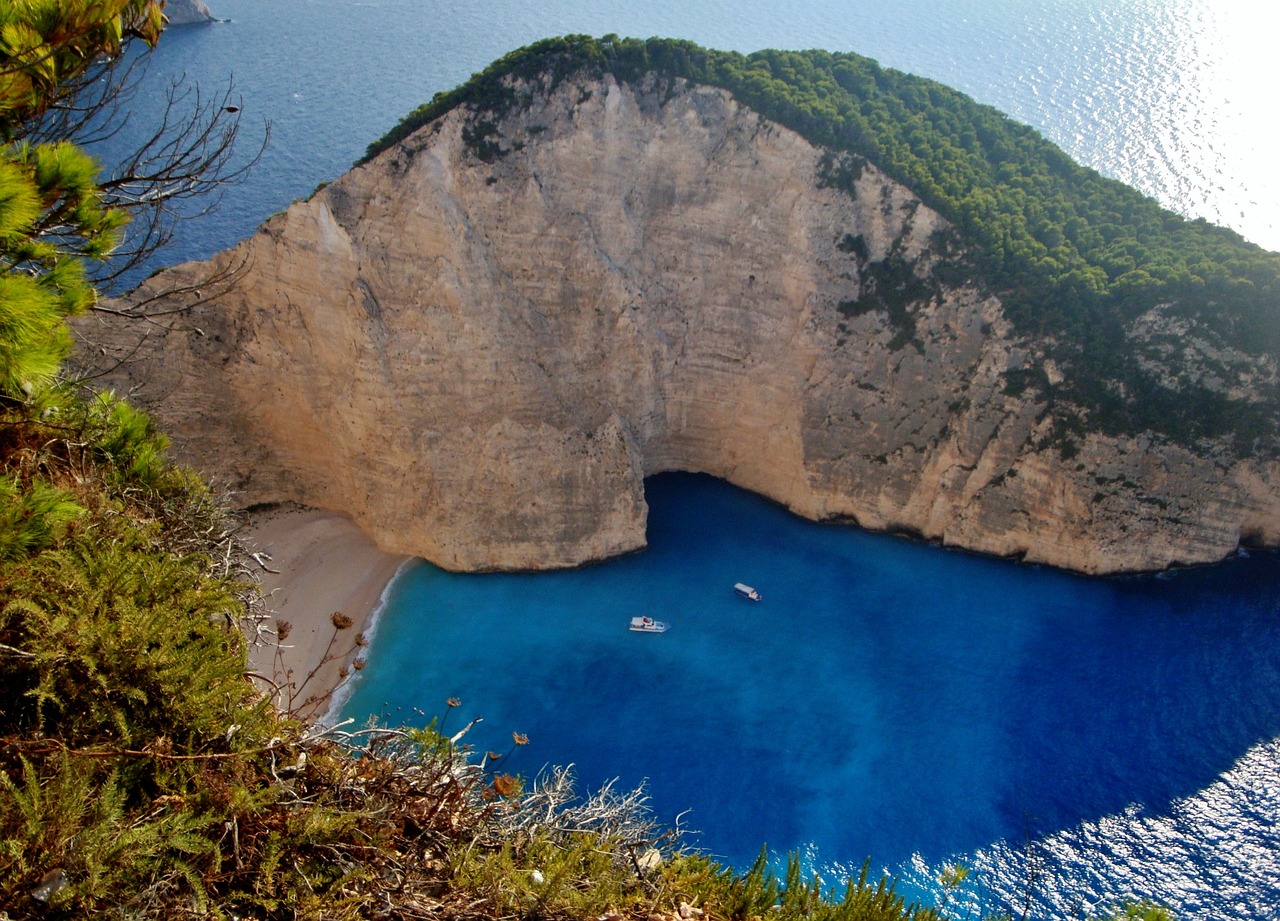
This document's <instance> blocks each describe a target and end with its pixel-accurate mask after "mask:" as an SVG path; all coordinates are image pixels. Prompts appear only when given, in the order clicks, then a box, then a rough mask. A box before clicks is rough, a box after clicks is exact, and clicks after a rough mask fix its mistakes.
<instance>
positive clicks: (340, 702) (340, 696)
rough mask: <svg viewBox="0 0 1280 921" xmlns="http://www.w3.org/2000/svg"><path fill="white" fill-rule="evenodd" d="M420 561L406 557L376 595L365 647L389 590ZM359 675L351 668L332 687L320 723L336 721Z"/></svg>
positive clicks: (366, 625) (383, 609) (367, 622)
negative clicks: (376, 598) (340, 680)
mask: <svg viewBox="0 0 1280 921" xmlns="http://www.w3.org/2000/svg"><path fill="white" fill-rule="evenodd" d="M421 562H422V561H421V560H419V559H418V558H417V557H407V558H406V559H405V560H404V562H402V563H401V564H400V565H399V566H397V567H396V571H395V574H394V575H392V577H391V578H390V579H388V580H387V584H386V585H385V586H383V589H382V594H381V595H379V596H378V603H377V604H375V605H374V606H373V610H372V611H370V612H369V619H368V620H367V621H366V622H365V627H364V630H363V631H362V632H363V633H364V638H365V639H366V640H368V641H369V645H368V646H367V647H366V648H368V649H372V648H373V641H374V639H375V637H376V636H377V634H378V625H379V624H380V623H381V622H382V613H383V611H385V610H386V607H387V601H388V599H389V598H390V597H391V590H392V589H393V588H395V586H396V583H397V582H399V581H400V577H401V576H403V575H404V574H405V573H407V572H408V571H409V569H410V567H411V566H413V565H415V564H417V563H421ZM360 676H361V673H360V672H359V671H356V670H355V669H352V670H351V674H349V675H348V676H347V677H346V678H345V679H343V680H342V682H340V683H339V684H338V686H337V687H336V688H334V689H333V693H332V694H331V695H330V696H329V708H328V709H327V710H325V712H324V714H323V715H322V716H321V717H320V719H319V720H317V722H318V723H319V724H320V725H322V726H333V725H334V724H335V723H336V722H337V721H338V715H339V714H340V713H341V712H342V708H343V707H345V706H346V705H347V701H348V700H350V699H351V693H352V692H353V691H354V690H355V687H356V682H357V681H359V680H360Z"/></svg>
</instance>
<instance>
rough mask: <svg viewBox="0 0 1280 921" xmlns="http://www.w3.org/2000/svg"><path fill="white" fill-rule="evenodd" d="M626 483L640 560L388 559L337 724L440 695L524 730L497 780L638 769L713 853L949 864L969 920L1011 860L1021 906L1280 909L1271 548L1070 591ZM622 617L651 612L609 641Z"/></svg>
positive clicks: (680, 488)
mask: <svg viewBox="0 0 1280 921" xmlns="http://www.w3.org/2000/svg"><path fill="white" fill-rule="evenodd" d="M646 495H647V498H648V501H649V503H650V526H649V542H650V546H649V548H648V549H647V550H646V551H644V552H642V553H638V554H634V555H631V556H628V557H625V558H622V559H618V560H614V561H611V562H608V563H605V564H601V565H597V566H591V567H587V568H583V569H579V570H574V571H569V572H560V573H547V574H510V575H506V574H504V575H454V574H449V573H446V572H444V571H442V570H439V569H437V568H436V567H434V566H431V565H429V564H425V563H424V564H419V565H416V566H413V567H411V568H409V569H407V570H406V571H404V572H403V573H402V574H401V576H400V578H399V579H398V580H397V581H396V583H395V584H394V586H393V587H392V589H391V590H390V591H389V592H388V595H387V605H386V608H385V610H384V611H383V612H382V614H381V617H380V620H379V623H378V627H377V634H376V639H375V641H374V644H373V647H372V649H371V651H370V656H369V666H368V668H367V669H365V671H364V672H363V673H361V676H360V679H359V681H358V682H357V683H356V684H355V686H354V689H353V691H352V693H351V696H350V698H349V699H348V700H347V702H346V705H345V707H344V709H343V715H344V716H352V717H355V718H357V719H363V718H365V717H367V716H369V715H370V714H380V715H383V716H385V717H386V718H387V719H389V720H390V721H392V722H397V723H398V722H409V723H421V722H425V720H426V719H427V718H429V717H430V716H431V715H439V714H443V713H444V711H445V710H446V707H445V703H444V702H445V699H446V698H448V697H451V696H454V697H458V698H460V699H461V701H462V706H461V707H459V708H458V709H457V710H456V711H452V712H450V713H449V714H448V717H447V719H448V720H449V724H448V725H446V729H448V728H453V729H455V730H456V729H459V728H461V727H462V726H463V725H464V724H465V722H466V721H467V720H470V719H472V718H475V717H483V720H484V721H483V723H481V724H479V725H478V726H477V727H475V728H474V729H473V730H472V732H471V733H470V735H469V736H468V738H469V740H470V741H471V742H472V744H474V745H475V747H476V749H477V750H478V751H484V750H487V749H488V750H494V751H498V752H506V751H508V749H511V748H512V745H511V733H512V732H521V733H526V734H528V736H529V737H530V742H529V745H528V746H527V747H523V748H519V749H516V750H515V751H514V752H513V753H512V754H511V756H510V759H509V760H508V761H506V762H505V763H504V764H503V769H504V770H512V771H517V772H521V773H523V774H525V775H528V776H532V775H534V774H536V773H537V772H538V771H539V770H540V769H541V768H542V767H543V766H544V765H545V764H567V763H573V764H574V765H575V766H576V771H577V774H578V777H579V778H580V781H581V785H582V787H583V788H585V789H590V788H594V787H598V786H599V785H601V784H602V783H604V782H606V781H608V780H610V779H612V778H614V777H617V778H619V779H620V782H621V783H622V784H623V785H626V786H632V785H635V784H638V783H640V782H642V781H644V782H646V783H647V788H648V791H649V793H650V794H651V797H652V804H653V807H654V809H655V810H656V812H657V813H658V815H659V817H660V818H662V819H664V820H665V821H668V822H671V821H675V820H676V818H677V816H682V818H681V822H682V823H683V824H684V825H685V826H687V827H689V828H692V829H697V830H699V831H700V832H701V834H700V835H698V836H697V837H696V838H694V839H692V841H693V843H695V844H697V845H698V846H700V847H702V848H704V849H706V850H707V851H709V852H710V853H712V854H714V855H716V856H718V857H720V858H722V859H724V860H725V861H727V862H729V863H731V864H734V865H736V866H745V865H748V864H750V862H751V861H752V860H753V859H754V857H755V856H756V854H757V853H758V852H759V850H760V848H761V846H762V845H764V846H767V847H768V848H769V849H770V850H771V851H773V852H775V853H779V854H785V853H786V852H788V851H801V852H802V853H804V854H805V856H806V860H807V861H808V862H809V863H810V865H812V866H813V867H814V868H815V869H818V870H820V871H822V872H824V873H825V874H826V875H828V876H830V875H832V874H836V875H839V874H840V873H846V872H856V870H857V868H858V867H860V866H861V864H862V862H863V860H864V859H866V858H868V857H870V858H871V859H872V860H873V866H874V867H876V868H883V869H887V870H889V871H890V872H893V873H895V874H898V875H901V876H903V882H902V885H903V886H904V887H906V890H907V891H909V892H913V893H917V894H921V895H927V894H928V891H929V889H930V882H929V881H930V878H931V877H932V876H933V875H934V870H935V868H936V867H937V865H939V864H940V863H942V862H943V861H945V860H948V859H950V858H952V857H954V856H957V855H961V856H963V857H964V859H966V860H967V861H968V862H970V863H973V864H976V865H978V866H979V868H980V869H983V870H984V872H983V873H980V874H978V875H979V876H980V877H981V879H980V882H981V887H980V890H981V891H979V887H976V886H975V888H974V891H973V892H972V893H971V898H972V899H974V900H979V901H981V902H982V905H981V907H983V908H986V909H989V910H994V909H996V908H999V907H1000V906H1001V905H1002V904H1008V900H1013V899H1020V893H1019V888H1018V887H1019V878H1020V876H1021V875H1023V874H1025V872H1026V870H1027V863H1026V862H1027V861H1028V860H1034V862H1035V863H1036V866H1037V867H1040V868H1041V871H1042V872H1041V876H1040V879H1041V882H1039V883H1038V884H1037V898H1038V899H1039V900H1040V904H1042V905H1043V906H1044V907H1045V908H1046V910H1047V909H1049V908H1051V907H1052V908H1055V909H1056V910H1060V911H1061V910H1067V911H1071V913H1073V914H1074V909H1075V908H1076V907H1077V906H1079V905H1081V904H1082V903H1085V902H1088V903H1090V904H1092V903H1093V902H1096V901H1098V900H1103V899H1105V898H1107V897H1115V896H1122V895H1128V896H1132V895H1140V896H1141V895H1149V896H1153V897H1161V898H1164V899H1166V900H1169V899H1172V898H1174V897H1177V893H1178V892H1179V891H1183V890H1185V893H1184V896H1183V897H1182V907H1183V913H1182V914H1181V915H1180V917H1184V918H1185V917H1200V916H1201V915H1198V914H1196V906H1197V905H1198V904H1200V900H1202V899H1204V898H1210V899H1211V901H1210V902H1209V903H1207V904H1206V905H1205V906H1204V907H1206V908H1208V909H1211V910H1212V911H1213V912H1214V913H1215V914H1213V915H1209V914H1206V915H1203V917H1211V916H1215V917H1241V918H1264V917H1271V915H1268V914H1266V913H1265V911H1266V909H1265V908H1264V906H1267V905H1276V904H1280V870H1277V867H1276V861H1277V859H1278V856H1277V855H1280V831H1277V826H1276V820H1277V818H1280V791H1278V790H1277V789H1276V786H1277V783H1276V781H1277V776H1280V775H1278V773H1277V771H1278V768H1277V761H1276V750H1275V745H1274V743H1273V740H1275V739H1277V737H1280V567H1278V566H1277V565H1276V564H1277V561H1278V560H1277V556H1276V555H1275V554H1274V553H1269V552H1268V553H1255V554H1252V555H1248V556H1244V557H1242V558H1240V559H1236V560H1233V561H1230V562H1228V563H1226V564H1224V565H1221V566H1217V567H1212V568H1206V569H1199V570H1188V571H1183V572H1174V573H1169V574H1165V575H1162V576H1158V577H1154V576H1153V577H1140V578H1138V577H1135V578H1123V579H1112V580H1092V579H1085V578H1081V577H1076V576H1071V575H1068V574H1065V573H1061V572H1055V571H1051V570H1045V569H1041V568H1037V567H1030V566H1022V565H1018V564H1014V563H1010V562H1005V561H999V560H991V559H984V558H979V557H974V556H972V555H968V554H961V553H956V552H950V551H946V550H942V549H940V548H937V547H932V546H928V545H925V544H920V543H913V542H910V541H906V540H902V539H898V538H893V537H889V536H886V535H874V534H868V533H865V532H862V531H858V530H856V529H852V528H844V527H838V526H830V525H819V524H814V523H811V522H806V521H803V520H800V519H798V518H796V517H794V516H792V515H790V514H789V513H788V512H786V511H785V510H784V509H781V508H779V507H777V506H775V505H772V504H770V503H769V502H767V501H765V500H763V499H761V498H759V497H757V496H753V495H751V494H749V493H746V492H743V491H741V490H738V489H735V488H733V487H731V486H729V485H727V484H725V483H722V482H719V481H716V480H713V479H711V478H709V477H704V476H695V475H688V474H678V475H677V474H669V475H663V476H659V477H656V478H653V479H651V480H649V481H648V482H647V484H646ZM739 580H741V581H745V582H748V583H751V584H753V585H755V586H756V587H757V588H758V589H760V591H761V592H762V593H763V595H764V599H765V600H764V601H763V602H761V603H758V604H756V603H752V602H749V601H745V600H743V599H740V598H738V597H737V596H736V595H735V594H734V592H733V590H732V586H733V584H734V582H736V581H739ZM641 614H645V615H650V616H653V617H656V618H658V619H661V620H665V621H667V622H669V623H670V629H669V630H668V632H666V633H665V634H661V635H647V634H638V633H633V632H630V631H629V630H628V629H627V625H628V621H629V619H630V618H631V617H632V616H635V615H641ZM420 711H421V712H420ZM1241 759H1243V761H1242V760H1241ZM1242 771H1243V772H1244V774H1243V775H1242V773H1241V772H1242ZM1224 784H1225V785H1226V787H1224ZM1224 790H1225V792H1224ZM1206 797H1207V798H1208V799H1207V801H1206ZM1241 804H1243V805H1241ZM1188 813H1194V814H1195V815H1197V816H1199V818H1198V819H1197V820H1196V821H1198V822H1199V824H1198V825H1196V824H1195V822H1192V825H1191V826H1188V825H1187V822H1188V820H1187V814H1188ZM1162 818H1163V819H1164V820H1165V822H1166V825H1165V826H1161V825H1160V820H1161V819H1162ZM1099 822H1101V823H1102V824H1101V825H1097V823H1099ZM1144 822H1146V823H1148V824H1147V825H1144V824H1143V823H1144ZM1151 822H1155V824H1154V825H1151V824H1150V823H1151ZM1091 823H1093V824H1091ZM1169 823H1173V824H1172V825H1169ZM1179 823H1181V824H1179ZM1166 826H1168V827H1166ZM1175 826H1176V827H1175ZM1192 826H1194V827H1192ZM1153 829H1156V830H1154V831H1153ZM1125 830H1127V831H1125ZM1122 831H1125V833H1128V834H1131V835H1134V836H1135V840H1136V841H1137V842H1138V843H1139V844H1140V845H1141V846H1142V847H1149V848H1151V849H1153V852H1152V856H1153V857H1155V856H1156V854H1158V852H1159V846H1160V845H1161V844H1162V843H1163V844H1165V845H1170V846H1176V849H1177V850H1178V851H1179V853H1182V852H1187V851H1189V857H1188V859H1189V863H1188V866H1187V868H1185V872H1187V873H1190V874H1193V875H1205V876H1206V877H1208V878H1211V879H1213V880H1214V881H1215V885H1216V886H1227V884H1228V883H1229V882H1230V881H1231V880H1233V879H1234V880H1237V881H1238V885H1237V888H1240V889H1242V890H1243V892H1244V896H1242V897H1241V898H1244V899H1246V901H1240V900H1239V899H1237V900H1236V901H1237V907H1236V908H1235V909H1233V910H1231V911H1226V910H1225V909H1229V908H1230V906H1229V904H1228V903H1227V902H1216V903H1215V902H1213V901H1212V897H1211V896H1205V895H1203V894H1199V893H1197V891H1196V890H1195V884H1194V881H1189V882H1186V883H1185V884H1184V882H1182V881H1180V880H1179V879H1178V877H1177V873H1178V872H1179V869H1178V867H1177V866H1176V865H1175V863H1173V862H1171V860H1170V859H1169V857H1168V855H1167V854H1166V855H1165V857H1164V858H1162V866H1163V867H1164V869H1162V870H1160V872H1159V873H1157V874H1156V876H1155V878H1153V879H1148V880H1147V881H1146V882H1143V878H1142V875H1141V873H1138V872H1137V871H1136V869H1135V867H1136V866H1137V863H1138V862H1139V860H1138V859H1139V857H1140V856H1141V854H1140V853H1137V854H1135V853H1134V852H1135V850H1137V851H1139V852H1140V851H1141V850H1142V847H1139V848H1136V849H1135V848H1134V847H1133V846H1132V843H1131V844H1130V845H1129V846H1126V847H1121V848H1119V854H1118V855H1117V853H1115V852H1116V850H1117V848H1116V847H1113V846H1111V845H1108V846H1107V848H1101V849H1100V844H1099V842H1100V841H1101V842H1104V843H1105V842H1106V841H1107V840H1108V837H1107V836H1108V835H1111V836H1112V837H1115V836H1116V835H1118V834H1120V833H1121V832H1122ZM1161 836H1164V837H1165V838H1169V839H1170V840H1167V841H1163V842H1162V840H1161ZM1179 836H1180V837H1179ZM1239 836H1243V839H1242V840H1243V841H1244V845H1242V844H1241V843H1240V840H1239ZM1119 840H1121V843H1122V844H1123V835H1121V838H1120V839H1119ZM1179 841H1181V842H1182V843H1181V844H1179V843H1178V842H1179ZM1246 845H1247V846H1246ZM1081 861H1085V862H1087V868H1086V869H1082V868H1079V867H1078V866H1077V864H1078V862H1081ZM1113 861H1114V862H1115V866H1111V863H1112V862H1113ZM1135 874H1136V875H1135ZM1143 886H1149V887H1151V889H1150V891H1144V890H1143V889H1142V887H1143ZM1117 887H1119V888H1117ZM1187 887H1190V888H1187ZM1041 890H1043V891H1041ZM1251 906H1253V907H1251ZM1188 910H1190V913H1188ZM1233 911H1234V912H1236V913H1232V912H1233Z"/></svg>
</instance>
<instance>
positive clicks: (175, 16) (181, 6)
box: [164, 0, 217, 26]
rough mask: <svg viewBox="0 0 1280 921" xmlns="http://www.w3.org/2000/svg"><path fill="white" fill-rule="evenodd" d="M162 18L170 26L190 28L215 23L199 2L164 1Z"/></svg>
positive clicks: (184, 0) (187, 0)
mask: <svg viewBox="0 0 1280 921" xmlns="http://www.w3.org/2000/svg"><path fill="white" fill-rule="evenodd" d="M164 18H165V19H166V20H168V22H169V25H171V26H191V25H198V24H200V23H202V22H217V19H216V18H215V17H214V15H213V14H212V13H211V12H209V7H207V6H205V5H204V3H202V2H201V0H166V2H165V5H164Z"/></svg>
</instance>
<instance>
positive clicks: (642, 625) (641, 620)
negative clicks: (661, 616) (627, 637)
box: [631, 617, 667, 633]
mask: <svg viewBox="0 0 1280 921" xmlns="http://www.w3.org/2000/svg"><path fill="white" fill-rule="evenodd" d="M631 629H632V630H635V631H636V632H637V633H665V632H666V629H667V625H666V624H664V623H663V622H662V621H660V620H654V619H653V618H652V617H633V618H631Z"/></svg>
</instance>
